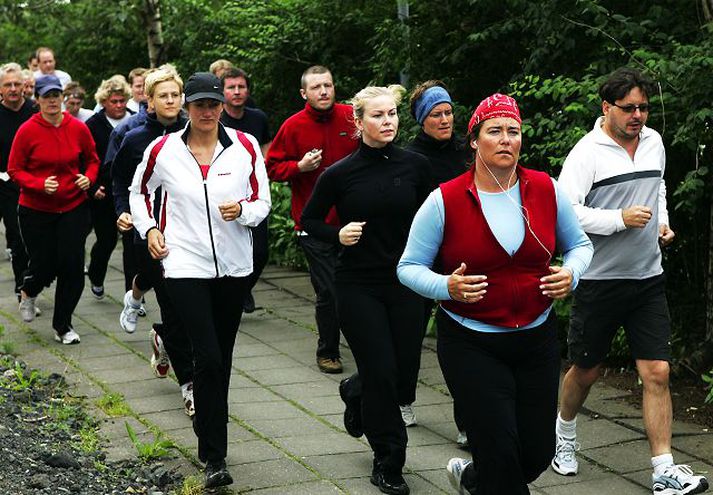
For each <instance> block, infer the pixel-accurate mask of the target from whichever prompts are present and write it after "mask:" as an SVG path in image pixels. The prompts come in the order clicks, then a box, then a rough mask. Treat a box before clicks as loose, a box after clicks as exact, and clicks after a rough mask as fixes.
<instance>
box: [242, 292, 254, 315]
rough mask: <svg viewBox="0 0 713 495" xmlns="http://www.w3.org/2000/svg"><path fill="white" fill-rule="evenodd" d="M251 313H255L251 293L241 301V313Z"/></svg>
mask: <svg viewBox="0 0 713 495" xmlns="http://www.w3.org/2000/svg"><path fill="white" fill-rule="evenodd" d="M253 312H255V298H254V297H253V294H252V292H248V295H247V296H245V300H244V301H243V313H248V314H249V313H253Z"/></svg>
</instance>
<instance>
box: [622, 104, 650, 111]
mask: <svg viewBox="0 0 713 495" xmlns="http://www.w3.org/2000/svg"><path fill="white" fill-rule="evenodd" d="M612 105H614V106H615V107H617V108H621V110H622V111H623V112H624V113H634V112H636V110H639V111H640V112H641V113H647V112H648V111H649V110H650V109H651V105H649V104H648V103H642V104H641V105H617V104H616V103H612Z"/></svg>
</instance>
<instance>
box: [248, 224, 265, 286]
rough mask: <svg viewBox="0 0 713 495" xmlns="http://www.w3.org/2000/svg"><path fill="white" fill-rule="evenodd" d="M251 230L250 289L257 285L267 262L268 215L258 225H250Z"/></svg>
mask: <svg viewBox="0 0 713 495" xmlns="http://www.w3.org/2000/svg"><path fill="white" fill-rule="evenodd" d="M250 232H252V236H253V272H252V273H251V274H250V275H248V291H251V290H252V289H253V287H255V284H256V283H257V281H258V279H259V278H260V275H261V274H262V271H263V270H264V269H265V265H266V264H267V258H268V254H269V253H268V246H267V217H266V218H265V220H263V221H262V222H260V223H259V224H258V225H257V227H250Z"/></svg>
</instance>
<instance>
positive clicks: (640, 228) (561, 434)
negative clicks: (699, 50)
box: [552, 68, 708, 495]
mask: <svg viewBox="0 0 713 495" xmlns="http://www.w3.org/2000/svg"><path fill="white" fill-rule="evenodd" d="M654 91H655V90H654V85H653V82H652V81H650V80H649V79H648V78H646V77H645V76H644V75H642V74H641V73H640V72H639V71H637V70H634V69H629V68H620V69H617V70H616V71H614V72H613V73H612V74H610V75H609V76H608V77H607V79H606V80H605V81H604V83H603V84H602V85H601V87H600V88H599V95H600V97H601V99H602V113H603V114H604V115H603V116H601V117H599V118H598V119H597V121H596V123H595V125H594V129H593V130H592V131H590V132H589V133H588V134H587V135H586V136H584V137H583V138H582V139H581V140H580V141H579V142H578V143H577V144H576V145H575V147H574V148H573V149H572V151H571V152H570V153H569V155H568V156H567V159H566V160H565V163H564V165H563V167H562V173H561V175H560V177H559V185H560V187H562V189H563V190H564V191H565V192H566V193H567V194H568V196H569V198H570V199H571V201H572V204H573V206H574V209H575V211H576V213H577V216H578V217H579V221H580V223H581V225H582V228H583V229H584V231H585V232H587V234H588V235H589V236H590V238H591V240H592V243H593V244H594V257H593V259H592V262H591V264H590V265H589V269H588V270H587V271H586V272H585V273H584V275H582V277H581V279H580V282H579V286H578V287H577V290H576V291H575V295H574V303H573V305H572V313H571V317H570V329H569V336H568V339H567V342H568V346H569V357H570V360H571V361H572V367H571V368H570V369H569V371H567V374H566V375H565V377H564V380H563V382H562V392H561V394H560V411H559V414H558V416H557V426H556V433H557V450H556V454H555V457H554V459H553V460H552V468H553V469H554V470H555V472H557V473H559V474H562V475H565V476H566V475H575V474H577V469H578V463H577V459H576V457H575V450H576V449H577V443H576V421H577V419H576V417H577V412H578V411H579V410H580V408H581V407H582V405H583V404H584V401H585V400H586V398H587V395H588V394H589V390H590V388H591V386H592V385H593V384H594V383H595V382H596V381H597V379H598V378H599V374H600V370H601V366H602V362H603V361H604V359H605V358H606V356H607V354H608V352H609V349H610V346H611V342H612V339H613V338H614V335H615V334H616V332H617V330H618V329H619V327H623V328H624V331H625V332H626V337H627V340H628V342H629V347H630V349H631V353H632V355H633V357H634V359H635V361H636V367H637V370H638V373H639V376H640V377H641V381H642V383H643V402H642V404H643V406H642V407H643V416H644V427H645V428H646V434H647V437H648V440H649V447H650V449H651V456H652V457H651V465H652V467H653V471H654V472H653V474H652V491H653V493H654V494H666V495H683V494H693V493H702V492H704V491H705V490H706V489H707V488H708V482H707V480H706V479H705V478H704V477H703V476H698V475H695V474H694V473H693V471H691V469H690V467H688V466H686V465H677V464H674V461H673V456H672V454H671V422H672V409H671V393H670V391H669V361H670V359H671V345H670V340H671V328H670V319H669V312H668V305H667V302H666V293H665V282H664V275H663V268H662V266H661V248H662V247H664V246H667V245H668V244H670V243H671V242H672V241H673V238H674V233H673V231H672V230H671V228H670V227H669V225H668V211H667V209H666V184H665V182H664V179H663V175H664V168H665V164H666V155H665V151H664V147H663V142H662V140H661V136H660V135H659V133H658V132H656V131H655V130H653V129H651V128H649V127H646V125H645V124H646V120H647V119H648V116H649V111H650V105H649V96H650V95H652V94H654Z"/></svg>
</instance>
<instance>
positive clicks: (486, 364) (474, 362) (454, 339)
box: [436, 309, 560, 495]
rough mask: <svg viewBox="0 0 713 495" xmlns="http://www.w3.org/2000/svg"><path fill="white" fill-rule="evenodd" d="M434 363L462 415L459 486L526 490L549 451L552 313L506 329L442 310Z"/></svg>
mask: <svg viewBox="0 0 713 495" xmlns="http://www.w3.org/2000/svg"><path fill="white" fill-rule="evenodd" d="M436 318H437V322H438V361H439V363H440V365H441V369H442V370H443V376H444V378H445V379H446V383H447V385H448V389H449V390H450V391H451V394H452V395H453V398H454V400H455V401H456V402H457V403H458V406H459V409H461V411H462V413H463V418H462V420H463V421H464V422H465V428H466V432H467V434H468V443H469V444H470V445H471V449H472V452H473V459H477V462H474V463H472V464H470V465H469V466H468V468H467V469H466V470H465V471H464V473H463V477H462V480H461V482H462V484H463V486H464V487H465V488H466V489H468V490H469V491H470V493H477V494H478V495H502V494H505V493H506V494H508V495H524V494H529V493H530V492H529V490H528V488H527V484H528V483H530V482H532V481H534V480H535V479H537V477H538V476H539V475H540V474H541V473H542V472H543V471H544V470H545V469H547V466H548V465H549V463H550V461H551V460H552V456H553V455H554V452H555V419H556V415H557V389H558V386H559V371H560V354H559V343H558V341H557V332H556V324H555V323H556V318H555V316H554V311H552V312H551V313H550V316H549V318H548V319H547V321H545V323H543V324H542V325H540V326H538V327H535V328H530V329H527V330H519V331H514V332H507V333H488V332H477V331H474V330H470V329H468V328H466V327H464V326H462V325H460V324H459V323H458V322H456V321H455V320H453V318H451V317H450V316H448V315H447V314H446V313H445V312H444V311H443V310H442V309H439V310H438V312H437V314H436Z"/></svg>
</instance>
